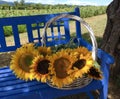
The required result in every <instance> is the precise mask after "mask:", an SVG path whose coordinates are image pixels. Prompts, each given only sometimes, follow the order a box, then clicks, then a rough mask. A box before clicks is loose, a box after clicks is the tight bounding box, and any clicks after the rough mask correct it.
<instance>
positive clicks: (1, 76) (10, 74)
mask: <svg viewBox="0 0 120 99" xmlns="http://www.w3.org/2000/svg"><path fill="white" fill-rule="evenodd" d="M13 75H14V74H12V73H11V72H6V73H3V74H0V78H5V77H9V76H13Z"/></svg>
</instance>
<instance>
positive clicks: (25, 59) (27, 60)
mask: <svg viewBox="0 0 120 99" xmlns="http://www.w3.org/2000/svg"><path fill="white" fill-rule="evenodd" d="M32 60H33V56H32V55H31V54H25V55H24V54H23V55H22V56H21V57H20V59H19V66H20V68H21V69H22V70H24V71H25V72H29V70H30V68H29V66H30V65H31V64H32Z"/></svg>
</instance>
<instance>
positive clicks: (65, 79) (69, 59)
mask: <svg viewBox="0 0 120 99" xmlns="http://www.w3.org/2000/svg"><path fill="white" fill-rule="evenodd" d="M74 61H75V58H74V56H72V55H70V54H69V53H67V50H61V51H59V52H56V54H54V55H53V56H52V58H51V63H50V68H49V70H50V73H51V75H52V77H51V79H50V80H51V82H52V84H53V85H55V86H57V87H63V86H64V85H68V84H70V83H72V81H73V80H72V78H71V77H70V76H69V74H68V72H69V70H70V68H71V66H72V64H73V62H74Z"/></svg>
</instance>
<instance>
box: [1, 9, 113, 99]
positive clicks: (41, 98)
mask: <svg viewBox="0 0 120 99" xmlns="http://www.w3.org/2000/svg"><path fill="white" fill-rule="evenodd" d="M65 13H67V14H71V15H76V16H80V12H79V8H75V10H74V11H73V12H65ZM59 14H61V13H57V14H44V15H33V16H19V17H8V18H0V52H9V51H15V50H16V49H17V48H18V47H20V46H21V45H22V43H23V42H22V41H21V38H20V34H19V33H18V25H25V26H26V31H27V32H26V34H27V38H28V39H27V42H36V41H38V42H39V43H38V44H39V45H40V46H41V39H42V38H41V31H40V30H41V29H43V28H44V25H45V23H46V22H47V21H48V20H49V19H51V18H53V17H55V16H58V15H59ZM61 21H62V22H59V21H57V23H56V24H53V25H50V29H51V35H52V36H51V35H50V36H47V39H48V40H47V46H53V45H55V44H65V43H67V42H69V41H70V38H71V36H70V29H71V28H70V27H69V21H70V19H68V18H63V19H62V20H61ZM72 21H75V20H72ZM5 26H11V28H12V31H13V40H12V41H14V43H13V44H12V45H9V44H8V43H9V42H7V40H6V37H5V35H4V27H5ZM61 27H62V28H64V33H61V32H60V31H61V30H60V28H61ZM75 27H76V28H75V32H76V37H77V38H80V42H81V45H82V46H86V47H88V48H89V47H90V46H91V45H90V44H88V43H87V42H86V41H85V40H84V39H83V38H82V36H81V28H80V22H78V21H75ZM54 28H57V30H58V35H55V34H54V31H53V29H54ZM33 30H36V31H37V37H34V35H33ZM60 33H61V34H60ZM53 36H54V37H58V36H62V37H63V38H64V39H62V42H59V40H56V39H54V38H53ZM50 40H52V42H51V41H50ZM6 42H7V43H6ZM97 57H98V58H99V59H100V61H101V70H102V72H103V76H104V77H103V79H102V80H92V82H91V83H90V84H89V85H87V86H85V87H83V88H78V89H72V90H61V89H55V88H52V87H50V86H48V85H47V84H44V83H40V82H37V81H36V80H34V81H28V82H26V81H23V80H20V79H19V78H16V76H15V75H14V74H13V73H12V71H11V70H10V69H9V66H5V67H1V68H0V99H55V98H58V97H62V96H67V95H73V94H78V93H81V92H85V93H86V94H87V95H88V96H89V97H90V99H95V97H94V96H93V95H92V94H91V92H92V91H93V90H98V91H99V97H100V99H107V93H108V81H109V66H110V64H112V63H113V58H112V57H111V56H110V55H109V54H107V53H106V52H104V51H103V50H101V49H98V53H97ZM3 58H4V57H3ZM0 60H2V59H0ZM81 99H83V98H82V97H81Z"/></svg>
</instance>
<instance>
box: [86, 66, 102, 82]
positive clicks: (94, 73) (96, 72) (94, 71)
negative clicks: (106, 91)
mask: <svg viewBox="0 0 120 99" xmlns="http://www.w3.org/2000/svg"><path fill="white" fill-rule="evenodd" d="M87 74H88V75H89V77H91V78H94V79H96V80H101V79H102V78H103V76H102V72H101V71H100V69H98V68H96V67H91V68H90V70H89V71H88V73H87Z"/></svg>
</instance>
